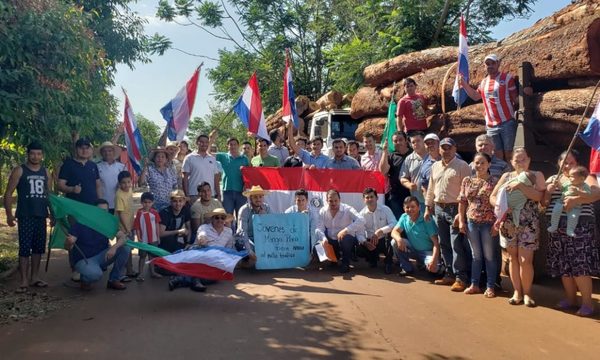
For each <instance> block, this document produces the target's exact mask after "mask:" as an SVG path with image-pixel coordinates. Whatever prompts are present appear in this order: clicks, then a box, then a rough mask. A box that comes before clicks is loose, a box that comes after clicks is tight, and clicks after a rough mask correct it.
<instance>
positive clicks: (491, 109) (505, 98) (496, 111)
mask: <svg viewBox="0 0 600 360" xmlns="http://www.w3.org/2000/svg"><path fill="white" fill-rule="evenodd" d="M477 91H478V92H479V95H481V99H482V100H483V107H484V109H485V125H486V127H488V128H490V127H495V126H498V125H500V124H501V123H503V122H506V121H509V120H511V119H513V118H514V117H513V114H514V112H515V111H514V109H513V105H512V102H511V95H512V96H516V92H517V87H516V86H515V79H514V78H513V77H512V76H511V75H510V74H508V73H498V75H497V76H496V77H495V78H493V79H492V78H490V76H489V75H488V76H486V77H485V78H484V79H483V80H481V84H480V85H479V87H478V88H477Z"/></svg>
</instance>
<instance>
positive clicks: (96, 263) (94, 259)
mask: <svg viewBox="0 0 600 360" xmlns="http://www.w3.org/2000/svg"><path fill="white" fill-rule="evenodd" d="M96 206H98V207H99V208H101V209H104V210H106V211H108V202H107V201H106V200H104V199H98V200H96ZM116 238H117V242H116V243H115V244H114V245H112V246H111V245H110V243H109V241H108V238H107V237H106V236H104V235H102V234H100V233H99V232H97V231H96V230H94V229H92V228H90V227H88V226H85V225H83V224H79V223H75V224H74V225H73V226H71V229H70V230H69V235H68V236H67V238H66V240H65V249H67V250H69V251H71V256H72V260H73V264H75V265H74V267H75V270H76V271H77V272H78V273H79V274H80V282H79V285H80V287H81V289H82V290H91V288H92V283H95V282H97V281H99V280H100V279H101V278H102V273H103V271H104V270H106V268H107V267H108V265H110V264H113V263H114V264H113V267H112V270H111V271H110V275H109V277H108V283H107V284H106V287H107V288H108V289H113V290H125V289H126V288H127V287H126V286H125V285H124V284H123V283H122V282H121V281H120V279H121V274H123V273H124V272H125V267H126V265H127V259H129V254H130V253H131V249H130V248H129V247H128V246H126V245H125V242H126V241H127V235H126V234H125V233H124V232H123V231H119V232H118V233H117V235H116ZM75 246H77V249H73V248H74V247H75Z"/></svg>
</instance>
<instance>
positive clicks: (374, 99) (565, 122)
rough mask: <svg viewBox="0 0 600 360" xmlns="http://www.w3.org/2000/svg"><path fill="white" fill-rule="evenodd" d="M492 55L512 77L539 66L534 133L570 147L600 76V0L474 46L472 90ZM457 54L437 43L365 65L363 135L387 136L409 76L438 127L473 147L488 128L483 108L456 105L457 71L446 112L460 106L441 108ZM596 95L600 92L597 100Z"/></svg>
mask: <svg viewBox="0 0 600 360" xmlns="http://www.w3.org/2000/svg"><path fill="white" fill-rule="evenodd" d="M489 53H495V54H497V55H498V56H499V57H500V58H501V59H502V60H501V64H500V70H501V71H505V72H509V73H511V74H513V75H516V74H517V73H518V68H519V66H520V65H521V64H522V63H523V62H530V63H531V64H532V65H533V70H534V78H533V90H534V92H535V93H534V95H533V97H532V99H531V100H532V101H531V102H530V103H531V104H532V107H533V114H532V115H533V116H532V118H533V121H532V123H531V125H532V127H533V129H534V132H535V133H537V134H542V136H543V138H544V139H541V140H542V141H544V140H545V141H546V142H548V143H549V145H551V146H556V147H563V148H566V147H567V146H568V143H569V141H570V139H571V137H572V136H573V133H574V132H575V129H576V126H577V123H578V122H579V120H580V117H581V115H582V113H583V111H584V109H585V106H586V104H587V101H588V100H589V97H590V96H591V94H592V91H593V88H594V85H595V84H596V82H597V81H598V79H600V0H580V1H578V2H576V3H574V4H571V5H569V6H567V7H565V8H564V9H562V10H560V11H558V12H557V13H555V14H553V15H552V16H550V17H547V18H544V19H542V20H539V21H538V22H537V23H535V24H534V25H533V26H532V27H530V28H528V29H525V30H522V31H520V32H517V33H515V34H513V35H511V36H509V37H507V38H506V39H504V40H502V41H499V42H494V43H488V44H483V45H477V46H472V47H471V48H470V49H469V63H470V77H471V78H470V83H471V85H472V86H473V87H477V86H478V84H479V83H480V82H481V80H482V79H483V78H484V77H485V76H486V73H485V67H484V65H483V59H484V57H485V56H486V55H487V54H489ZM456 54H457V48H456V47H441V48H434V49H428V50H424V51H420V52H414V53H410V54H403V55H400V56H397V57H395V58H393V59H390V60H387V61H384V62H381V63H377V64H374V65H370V66H368V67H367V68H365V70H364V72H363V75H364V80H365V85H366V86H365V87H363V88H361V89H359V90H358V92H357V93H356V95H355V96H354V98H353V100H352V106H351V115H352V117H353V118H355V119H362V122H361V125H360V126H359V128H358V130H357V134H356V135H357V139H359V140H360V139H361V137H362V134H364V133H365V132H371V133H374V134H375V135H376V136H381V133H382V132H383V129H384V127H385V122H386V116H387V109H388V105H389V102H390V99H391V96H392V90H393V89H392V88H393V84H394V83H396V84H397V85H396V101H397V100H398V99H399V98H401V97H402V96H404V93H403V89H402V86H399V85H400V84H401V81H402V80H403V79H404V78H406V77H409V76H410V77H412V78H413V79H415V81H416V82H417V84H418V88H417V91H418V92H420V93H421V94H423V95H424V96H425V97H426V98H427V99H428V103H429V108H430V113H431V116H429V117H428V119H427V121H428V124H429V125H430V129H431V131H437V132H440V133H441V135H442V136H451V137H453V138H454V139H455V140H456V141H457V143H458V146H459V151H472V148H473V139H474V137H475V136H476V135H478V134H481V133H484V132H485V124H484V121H483V105H482V104H481V103H474V102H472V101H468V102H466V103H465V104H464V105H463V107H462V108H461V109H460V110H456V105H455V104H454V102H453V101H452V97H451V92H452V87H453V84H454V80H455V79H454V77H455V71H450V76H449V77H448V79H447V81H446V82H445V84H444V85H445V86H444V88H443V92H444V94H445V105H446V106H445V107H446V110H453V111H449V112H447V113H445V114H443V113H442V111H441V110H442V106H441V105H442V104H441V102H442V98H441V93H442V85H443V84H442V83H443V80H444V76H445V75H446V73H447V72H448V69H449V68H450V67H452V66H454V64H455V63H456V56H457V55H456ZM597 99H598V95H597V96H596V99H595V100H594V101H593V104H596V102H597ZM592 111H593V106H592ZM587 115H588V116H589V115H591V111H590V113H589V114H587ZM584 126H585V124H584Z"/></svg>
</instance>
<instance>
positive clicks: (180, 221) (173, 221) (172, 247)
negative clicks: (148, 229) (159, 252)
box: [158, 206, 192, 252]
mask: <svg viewBox="0 0 600 360" xmlns="http://www.w3.org/2000/svg"><path fill="white" fill-rule="evenodd" d="M191 218H192V216H191V213H190V208H189V207H184V208H183V209H181V211H180V212H179V214H177V215H175V214H174V213H173V208H172V207H171V206H169V207H167V208H164V209H162V210H161V212H160V223H161V225H164V226H165V230H167V231H172V230H179V229H182V228H184V227H185V226H184V225H185V223H186V222H189V221H190V220H191ZM186 239H187V237H185V236H177V235H170V236H164V237H161V238H160V244H159V245H158V246H159V247H160V248H162V249H165V250H167V251H169V252H175V251H177V250H179V249H183V248H184V247H185V245H186Z"/></svg>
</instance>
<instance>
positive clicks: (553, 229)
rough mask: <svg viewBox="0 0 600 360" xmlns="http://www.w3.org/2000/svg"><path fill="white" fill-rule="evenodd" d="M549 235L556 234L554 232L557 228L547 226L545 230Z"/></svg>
mask: <svg viewBox="0 0 600 360" xmlns="http://www.w3.org/2000/svg"><path fill="white" fill-rule="evenodd" d="M546 230H547V231H548V232H549V233H554V232H556V230H558V227H554V226H548V228H547V229H546Z"/></svg>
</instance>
